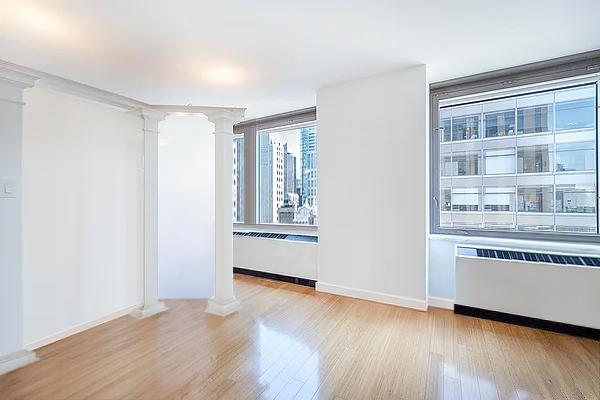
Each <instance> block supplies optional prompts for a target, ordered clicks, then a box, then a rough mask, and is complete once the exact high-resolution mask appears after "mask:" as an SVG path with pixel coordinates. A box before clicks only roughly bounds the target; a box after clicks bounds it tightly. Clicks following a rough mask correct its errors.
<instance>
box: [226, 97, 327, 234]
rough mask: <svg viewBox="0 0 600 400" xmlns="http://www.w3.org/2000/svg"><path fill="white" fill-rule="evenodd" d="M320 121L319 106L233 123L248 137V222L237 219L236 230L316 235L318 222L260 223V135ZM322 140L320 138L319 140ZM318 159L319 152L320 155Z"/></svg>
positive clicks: (246, 203) (245, 141)
mask: <svg viewBox="0 0 600 400" xmlns="http://www.w3.org/2000/svg"><path fill="white" fill-rule="evenodd" d="M316 122H317V109H316V107H309V108H304V109H300V110H295V111H290V112H286V113H281V114H275V115H270V116H267V117H261V118H255V119H251V120H247V121H242V122H240V123H238V124H235V125H234V126H233V133H234V135H243V136H244V180H245V182H244V221H243V222H234V223H233V226H234V229H235V230H253V231H266V232H273V233H298V234H300V233H304V234H309V235H314V234H316V233H317V232H318V225H296V224H275V223H260V222H259V215H258V212H259V207H258V205H259V203H258V202H259V199H258V194H259V193H258V184H259V182H258V178H259V177H258V162H259V160H258V153H259V149H258V134H259V132H261V131H266V130H278V129H282V128H285V127H288V126H302V125H308V124H311V125H312V124H313V123H314V124H315V125H316ZM317 140H318V139H317ZM317 159H318V154H317Z"/></svg>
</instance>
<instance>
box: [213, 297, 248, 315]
mask: <svg viewBox="0 0 600 400" xmlns="http://www.w3.org/2000/svg"><path fill="white" fill-rule="evenodd" d="M241 308H242V306H241V304H240V302H239V301H237V300H236V299H235V298H232V299H230V300H228V301H227V302H225V303H221V302H219V301H217V300H215V298H214V297H213V298H210V299H208V306H207V307H206V310H205V311H206V313H208V314H213V315H217V316H219V317H226V316H228V315H229V314H233V313H234V312H237V311H239V310H240V309H241Z"/></svg>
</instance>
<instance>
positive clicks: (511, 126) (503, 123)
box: [483, 110, 515, 137]
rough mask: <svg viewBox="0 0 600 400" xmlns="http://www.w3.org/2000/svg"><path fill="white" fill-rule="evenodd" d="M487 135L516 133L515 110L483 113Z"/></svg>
mask: <svg viewBox="0 0 600 400" xmlns="http://www.w3.org/2000/svg"><path fill="white" fill-rule="evenodd" d="M483 120H484V123H485V137H498V136H509V135H514V134H515V110H505V111H499V112H493V113H487V114H484V115H483Z"/></svg>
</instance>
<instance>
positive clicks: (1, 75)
mask: <svg viewBox="0 0 600 400" xmlns="http://www.w3.org/2000/svg"><path fill="white" fill-rule="evenodd" d="M0 79H1V80H3V81H5V82H8V83H9V84H12V85H15V86H18V87H19V88H22V89H25V88H29V87H33V86H34V85H35V82H36V81H37V80H38V79H39V78H38V77H37V76H35V75H32V74H27V73H23V72H21V71H17V70H14V69H12V68H6V67H5V66H4V65H2V64H0Z"/></svg>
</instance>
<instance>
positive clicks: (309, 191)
mask: <svg viewBox="0 0 600 400" xmlns="http://www.w3.org/2000/svg"><path fill="white" fill-rule="evenodd" d="M300 152H301V157H302V177H301V179H302V202H303V204H304V205H307V206H309V207H316V206H317V128H316V127H315V126H309V127H306V128H301V129H300Z"/></svg>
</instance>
